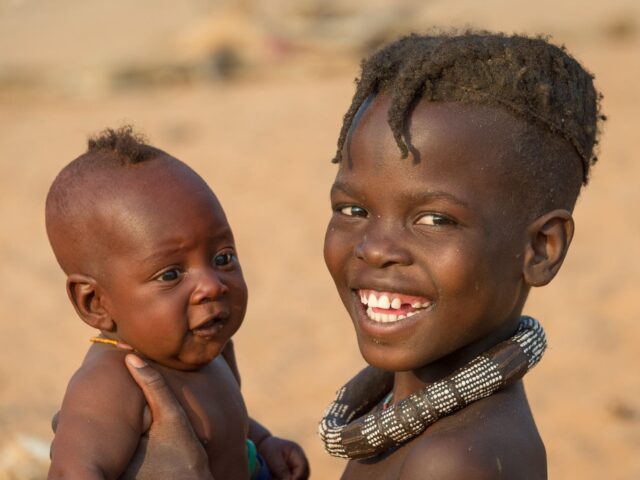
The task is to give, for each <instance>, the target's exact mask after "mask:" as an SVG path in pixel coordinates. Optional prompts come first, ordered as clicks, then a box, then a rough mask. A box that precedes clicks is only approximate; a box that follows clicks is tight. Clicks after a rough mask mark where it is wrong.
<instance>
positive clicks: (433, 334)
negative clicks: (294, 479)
mask: <svg viewBox="0 0 640 480" xmlns="http://www.w3.org/2000/svg"><path fill="white" fill-rule="evenodd" d="M388 109H389V99H388V98H387V97H386V96H385V95H379V96H377V97H375V98H373V99H370V101H368V102H367V103H366V104H365V105H364V106H363V107H362V108H361V111H360V112H359V114H358V118H357V119H356V122H355V123H354V126H353V127H352V131H351V132H350V136H349V138H348V141H347V144H346V146H345V151H344V152H343V161H342V162H341V164H340V167H339V170H338V173H337V175H336V179H335V182H334V185H333V188H332V191H331V203H332V208H333V215H332V218H331V220H330V222H329V225H328V228H327V233H326V238H325V248H324V256H325V261H326V264H327V267H328V269H329V271H330V273H331V275H332V277H333V279H334V281H335V284H336V287H337V289H338V292H339V294H340V297H341V299H342V302H343V303H344V305H345V307H346V309H347V311H348V312H349V314H350V316H351V319H352V321H353V325H354V328H355V332H356V337H357V340H358V345H359V348H360V351H361V353H362V355H363V357H364V359H365V360H366V361H367V362H368V363H369V364H371V365H373V366H375V367H378V368H381V369H384V370H390V371H394V372H396V373H395V380H394V387H393V400H394V401H398V400H401V399H403V398H405V397H406V396H407V395H409V394H410V393H412V392H415V391H417V390H419V389H421V388H423V387H424V386H426V385H428V384H429V383H431V382H433V381H435V380H437V379H439V378H442V377H443V376H445V375H447V374H449V373H451V372H453V371H454V370H455V369H457V368H459V367H460V366H462V365H464V364H465V363H466V362H468V361H469V360H471V359H472V358H474V357H475V356H477V355H478V354H480V353H481V352H483V351H484V350H487V349H488V348H490V347H491V346H493V345H495V344H497V343H499V342H500V341H502V340H504V339H506V338H508V337H509V336H510V335H511V334H512V333H513V332H514V330H515V328H516V327H517V324H518V319H519V317H520V315H521V312H522V308H523V306H524V303H525V300H526V298H527V294H528V292H529V289H530V287H531V286H539V285H544V284H546V283H548V282H549V281H550V280H551V279H552V278H553V276H554V275H555V274H556V272H557V271H558V269H559V268H560V265H561V264H562V261H563V259H564V256H565V254H566V251H567V248H568V246H569V244H570V241H571V238H572V235H573V221H572V218H571V214H570V212H569V211H567V210H564V209H557V210H552V211H550V212H546V213H544V214H542V215H540V216H537V217H536V218H532V216H531V215H529V214H527V213H526V212H524V210H525V209H524V208H523V207H522V205H521V204H520V203H519V202H518V201H514V198H516V196H517V194H518V188H519V185H520V180H519V178H518V175H517V174H518V172H517V169H514V168H513V165H514V155H516V154H517V153H516V152H517V151H518V150H517V148H516V147H517V139H518V135H519V133H520V132H521V131H522V129H524V128H525V127H526V124H524V122H523V121H521V120H520V119H518V118H516V117H514V116H512V115H511V114H510V113H508V112H506V111H504V110H502V109H499V108H495V107H488V106H479V105H463V104H458V103H425V102H423V103H419V104H418V105H417V106H416V108H415V110H414V111H413V113H412V115H411V119H410V127H409V132H408V134H409V136H410V139H411V144H412V147H413V155H411V156H410V157H409V158H408V159H401V158H400V152H399V150H398V148H397V145H396V143H395V141H394V139H393V135H392V132H391V130H390V129H389V127H388V124H387V111H388ZM371 293H373V294H374V296H376V297H377V298H380V297H381V296H382V295H386V296H387V297H388V298H389V299H390V300H391V299H393V298H394V297H398V298H399V300H401V301H402V306H401V307H400V309H399V310H394V309H389V308H378V307H376V308H373V309H372V310H370V311H369V314H370V315H371V314H376V313H383V314H400V313H403V314H407V313H408V312H411V315H410V316H407V317H406V318H403V319H401V320H395V321H390V322H384V323H383V322H381V321H379V319H378V321H376V320H375V318H374V319H372V318H370V317H369V315H368V314H367V309H368V308H369V306H366V305H363V303H362V300H361V297H362V296H365V297H366V296H368V295H369V294H371ZM412 302H414V303H415V302H418V304H419V305H420V306H419V307H412V306H411V305H410V304H411V303H412ZM397 316H399V315H397ZM385 318H387V319H389V318H390V317H385ZM343 478H345V479H360V478H363V479H364V478H367V479H368V478H376V479H386V478H388V479H413V478H421V479H423V478H437V479H449V478H452V479H454V478H455V479H459V478H467V479H476V478H477V479H484V478H510V479H519V478H546V460H545V453H544V446H543V444H542V442H541V440H540V437H539V435H538V432H537V429H536V427H535V423H534V421H533V418H532V416H531V412H530V410H529V406H528V404H527V400H526V396H525V393H524V389H523V387H522V384H521V383H517V384H516V385H514V386H512V387H509V388H507V389H505V390H503V391H502V392H500V393H499V394H496V395H493V396H492V397H489V398H487V399H484V400H481V401H478V402H476V403H475V404H473V405H472V406H470V407H468V408H466V409H464V410H462V411H461V412H459V413H457V414H455V415H452V416H450V417H448V418H446V419H443V420H441V421H440V422H438V423H437V424H436V425H434V426H433V427H431V428H429V429H427V430H426V431H425V432H424V433H423V434H422V435H420V436H419V437H417V438H416V439H414V440H412V441H411V442H409V443H407V444H406V445H404V446H403V447H401V448H399V449H397V450H395V451H393V452H391V453H389V454H387V455H386V456H381V457H376V458H375V459H373V460H369V461H350V462H349V463H348V465H347V468H346V470H345V473H344V476H343Z"/></svg>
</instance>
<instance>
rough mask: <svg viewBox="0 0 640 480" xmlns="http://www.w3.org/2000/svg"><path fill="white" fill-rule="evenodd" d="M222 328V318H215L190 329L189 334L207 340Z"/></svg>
mask: <svg viewBox="0 0 640 480" xmlns="http://www.w3.org/2000/svg"><path fill="white" fill-rule="evenodd" d="M222 327H224V318H223V317H221V316H216V317H213V318H211V319H210V320H206V321H204V322H202V323H201V324H200V325H198V326H197V327H195V328H192V329H191V333H193V334H194V335H195V336H197V337H205V338H209V337H212V336H214V335H215V334H216V333H218V332H219V331H220V330H222Z"/></svg>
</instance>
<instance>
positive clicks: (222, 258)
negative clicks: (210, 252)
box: [213, 252, 236, 267]
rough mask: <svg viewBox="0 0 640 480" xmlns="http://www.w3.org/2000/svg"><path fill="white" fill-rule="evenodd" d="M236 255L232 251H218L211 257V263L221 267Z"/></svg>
mask: <svg viewBox="0 0 640 480" xmlns="http://www.w3.org/2000/svg"><path fill="white" fill-rule="evenodd" d="M235 258H236V256H235V254H234V253H231V252H226V253H219V254H218V255H216V256H215V257H213V263H214V264H215V265H217V266H218V267H222V266H224V265H228V264H230V263H231V262H233V261H234V260H235Z"/></svg>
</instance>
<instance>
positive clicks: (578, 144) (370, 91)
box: [334, 32, 604, 184]
mask: <svg viewBox="0 0 640 480" xmlns="http://www.w3.org/2000/svg"><path fill="white" fill-rule="evenodd" d="M356 83H357V88H356V92H355V95H354V97H353V101H352V103H351V107H350V108H349V110H348V111H347V113H346V115H345V117H344V123H343V125H342V130H341V132H340V137H339V139H338V149H337V153H336V156H335V158H334V162H336V163H337V162H340V160H341V158H342V149H343V146H344V144H345V141H346V139H347V135H348V132H349V129H350V128H351V125H352V123H353V121H354V117H355V115H356V113H357V112H358V109H359V108H360V107H361V106H362V104H363V103H364V102H365V100H366V99H367V98H368V97H369V96H371V95H375V94H377V93H380V92H383V93H385V94H387V95H389V96H390V97H391V106H390V108H389V114H388V115H389V116H388V121H389V126H390V127H391V130H392V132H393V135H394V137H395V140H396V142H397V144H398V147H399V148H400V150H401V152H402V156H403V158H404V157H406V156H407V155H408V150H409V149H408V145H407V143H408V140H407V136H406V135H405V133H404V132H405V128H406V124H407V120H408V118H409V116H410V114H411V111H412V109H413V107H414V106H415V105H416V103H417V102H419V101H420V100H426V101H457V102H466V103H474V104H484V105H496V106H502V107H504V108H506V109H508V110H510V111H511V112H513V113H515V114H516V115H518V116H520V117H523V118H524V119H525V120H526V121H527V122H529V123H531V124H534V125H538V126H541V127H543V128H545V129H547V130H548V131H550V132H552V133H554V134H556V135H559V136H561V137H562V138H564V139H565V140H566V141H567V142H569V143H570V144H571V146H572V147H573V149H575V151H576V152H577V154H578V155H579V157H580V159H581V160H582V181H583V183H584V184H586V182H587V180H588V178H589V168H590V167H591V165H593V164H594V163H595V162H596V160H597V157H596V156H595V155H594V147H595V145H596V144H597V137H598V121H599V120H604V116H602V115H600V114H599V104H600V98H601V96H600V95H599V94H598V93H597V92H596V90H595V88H594V86H593V76H592V75H591V74H590V73H589V72H587V71H586V70H585V69H584V68H582V66H581V65H580V64H579V63H578V62H577V61H576V60H574V59H573V57H571V56H570V55H569V54H568V53H567V52H566V51H565V49H564V48H563V47H557V46H555V45H552V44H550V43H549V42H548V41H547V39H545V38H528V37H524V36H518V35H516V36H506V35H503V34H494V33H486V32H466V33H464V34H439V35H430V36H420V35H415V34H413V35H409V36H407V37H404V38H401V39H400V40H398V41H396V42H393V43H391V44H389V45H387V46H386V47H384V48H383V49H381V50H380V51H378V52H377V53H375V54H373V55H372V56H371V57H369V58H368V59H365V60H364V61H363V63H362V73H361V77H360V79H358V80H356Z"/></svg>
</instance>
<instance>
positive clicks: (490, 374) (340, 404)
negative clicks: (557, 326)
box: [318, 316, 547, 459]
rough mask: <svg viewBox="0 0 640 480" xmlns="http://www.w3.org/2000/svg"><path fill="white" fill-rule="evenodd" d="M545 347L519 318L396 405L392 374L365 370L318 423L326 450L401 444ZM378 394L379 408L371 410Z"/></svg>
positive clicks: (352, 452) (373, 449)
mask: <svg viewBox="0 0 640 480" xmlns="http://www.w3.org/2000/svg"><path fill="white" fill-rule="evenodd" d="M546 346H547V342H546V339H545V335H544V330H543V329H542V326H541V325H540V324H539V323H538V322H537V321H536V320H534V319H533V318H531V317H524V316H523V317H521V318H520V324H519V326H518V329H517V331H516V333H515V334H514V335H513V336H512V337H511V338H509V339H508V340H505V341H504V342H502V343H499V344H498V345H496V346H495V347H493V348H491V349H490V350H488V351H486V352H484V353H483V354H481V355H479V356H477V357H476V358H474V359H473V360H471V361H470V362H469V363H467V364H466V365H465V366H464V367H462V368H460V369H459V370H457V371H455V372H454V373H452V374H451V375H448V376H447V377H445V378H443V379H441V380H439V381H437V382H435V383H433V384H431V385H428V386H426V387H424V388H423V389H421V390H419V391H418V392H414V393H412V394H411V395H409V396H408V397H407V398H405V399H403V400H401V401H399V402H397V403H395V404H391V400H392V396H390V395H389V392H390V391H391V389H392V388H393V372H383V371H381V370H377V369H375V368H373V367H368V368H365V369H364V370H362V371H361V372H360V373H359V374H358V375H356V376H355V377H354V378H352V379H351V380H350V381H349V382H348V383H347V384H346V385H344V386H343V387H342V388H341V389H340V390H338V393H337V395H336V399H335V400H334V401H333V402H332V403H331V404H330V405H329V407H328V408H327V410H326V412H325V414H324V417H323V418H322V421H321V422H320V425H319V429H318V430H319V433H320V437H321V438H322V441H323V442H324V446H325V449H326V450H327V452H328V453H329V454H330V455H333V456H334V457H341V458H352V459H358V458H369V457H374V456H376V455H379V454H381V453H383V452H386V451H388V450H390V449H392V448H395V447H397V446H399V445H402V444H403V443H405V442H407V441H409V440H411V439H412V438H414V437H417V436H418V435H420V434H421V433H422V432H423V431H424V430H425V429H426V428H427V427H428V426H429V425H431V424H432V423H434V422H436V421H437V420H438V419H440V418H442V417H444V416H447V415H451V414H452V413H454V412H456V411H458V410H460V409H462V408H464V407H466V406H467V405H469V404H470V403H472V402H475V401H476V400H479V399H481V398H485V397H488V396H489V395H492V394H493V393H495V392H497V391H498V390H500V389H501V388H504V387H505V386H507V385H510V384H512V383H514V382H516V381H517V380H519V379H520V378H522V377H523V376H524V374H525V373H527V372H528V371H529V370H530V369H531V368H532V367H533V366H534V365H536V364H537V363H538V362H539V361H540V359H541V358H542V354H543V353H544V350H545V348H546ZM385 397H386V398H385ZM383 398H385V401H384V403H383V408H382V409H380V408H375V407H376V405H379V404H380V401H382V400H383ZM354 419H355V420H354Z"/></svg>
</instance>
